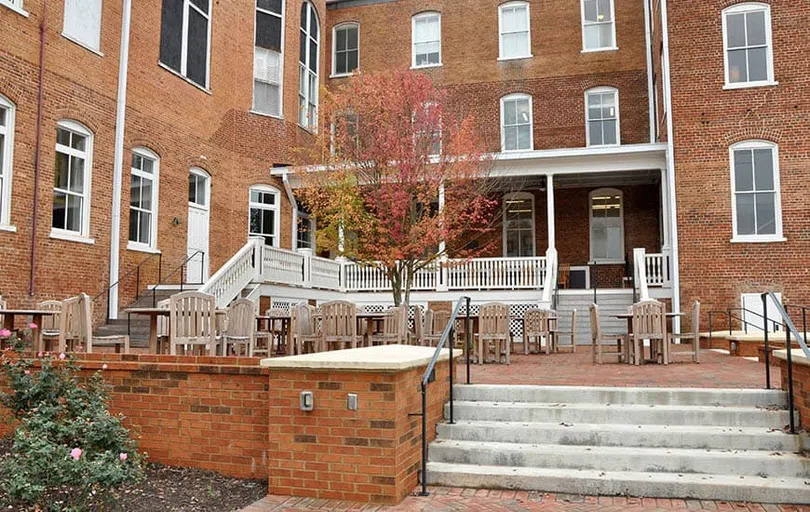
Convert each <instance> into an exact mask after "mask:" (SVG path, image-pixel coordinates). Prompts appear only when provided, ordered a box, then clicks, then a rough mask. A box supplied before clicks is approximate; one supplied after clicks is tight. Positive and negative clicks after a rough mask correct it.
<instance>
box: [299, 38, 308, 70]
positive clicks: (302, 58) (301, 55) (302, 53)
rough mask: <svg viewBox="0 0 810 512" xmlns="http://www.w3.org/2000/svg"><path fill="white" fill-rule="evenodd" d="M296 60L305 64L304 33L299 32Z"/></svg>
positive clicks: (305, 46)
mask: <svg viewBox="0 0 810 512" xmlns="http://www.w3.org/2000/svg"><path fill="white" fill-rule="evenodd" d="M298 60H299V61H300V62H301V64H306V63H307V35H306V34H305V33H304V32H301V37H300V38H299V46H298Z"/></svg>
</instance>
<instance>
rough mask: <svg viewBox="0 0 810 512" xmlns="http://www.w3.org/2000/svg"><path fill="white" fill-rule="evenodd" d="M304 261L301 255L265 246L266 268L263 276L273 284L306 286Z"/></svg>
mask: <svg viewBox="0 0 810 512" xmlns="http://www.w3.org/2000/svg"><path fill="white" fill-rule="evenodd" d="M304 260H305V256H304V255H303V254H301V253H297V252H293V251H288V250H286V249H279V248H278V247H272V246H269V245H265V246H264V268H263V269H262V276H263V277H264V280H265V281H268V282H272V283H281V284H290V285H295V286H303V285H304V278H305V276H304Z"/></svg>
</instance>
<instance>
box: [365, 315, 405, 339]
mask: <svg viewBox="0 0 810 512" xmlns="http://www.w3.org/2000/svg"><path fill="white" fill-rule="evenodd" d="M406 311H407V310H406V308H405V306H395V307H392V308H389V309H388V311H386V312H385V318H384V319H383V332H381V333H379V334H373V335H372V336H371V344H372V345H396V344H405V343H407V341H408V316H407V314H406Z"/></svg>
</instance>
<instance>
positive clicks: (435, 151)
mask: <svg viewBox="0 0 810 512" xmlns="http://www.w3.org/2000/svg"><path fill="white" fill-rule="evenodd" d="M438 108H439V105H438V103H436V102H434V101H430V102H427V103H425V104H424V107H423V109H424V118H423V119H421V120H417V116H416V114H415V113H414V115H413V122H414V123H415V124H418V126H415V127H414V143H415V144H416V153H417V155H421V154H427V156H439V155H441V154H442V118H441V112H439V110H438Z"/></svg>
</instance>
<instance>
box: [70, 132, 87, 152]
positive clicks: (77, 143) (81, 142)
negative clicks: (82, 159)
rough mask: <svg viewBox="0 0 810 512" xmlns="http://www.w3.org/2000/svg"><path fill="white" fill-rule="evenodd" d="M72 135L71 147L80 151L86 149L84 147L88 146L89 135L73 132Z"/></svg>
mask: <svg viewBox="0 0 810 512" xmlns="http://www.w3.org/2000/svg"><path fill="white" fill-rule="evenodd" d="M70 137H71V139H70V147H72V148H73V149H78V150H79V151H84V149H85V148H86V147H87V137H84V136H83V135H77V134H75V133H71V134H70Z"/></svg>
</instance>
